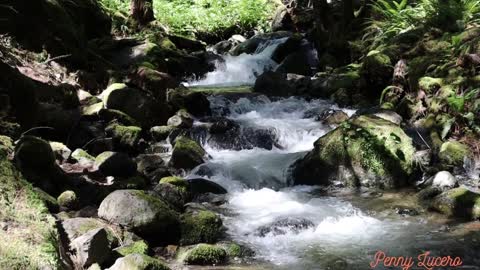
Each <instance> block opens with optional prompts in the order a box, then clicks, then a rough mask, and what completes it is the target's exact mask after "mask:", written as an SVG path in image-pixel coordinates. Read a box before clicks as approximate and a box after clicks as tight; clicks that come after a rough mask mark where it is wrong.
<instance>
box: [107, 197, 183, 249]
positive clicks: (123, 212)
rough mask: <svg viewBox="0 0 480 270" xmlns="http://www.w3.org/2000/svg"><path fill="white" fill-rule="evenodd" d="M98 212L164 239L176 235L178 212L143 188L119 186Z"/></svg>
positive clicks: (114, 221)
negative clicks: (130, 188)
mask: <svg viewBox="0 0 480 270" xmlns="http://www.w3.org/2000/svg"><path fill="white" fill-rule="evenodd" d="M139 213H141V215H139ZM98 216H99V217H101V218H103V219H105V220H107V221H109V222H112V223H115V224H119V225H122V226H126V227H129V228H131V229H132V230H133V231H134V232H136V233H138V234H139V235H140V236H150V237H153V239H151V240H155V241H158V242H163V241H166V240H169V239H170V240H172V239H175V238H176V237H177V233H176V232H177V231H178V215H177V213H175V212H174V211H173V210H172V209H170V207H168V206H167V205H166V204H165V203H164V202H163V201H162V200H161V199H159V198H157V197H155V196H152V195H149V194H147V193H145V192H144V191H140V190H117V191H114V192H112V193H111V194H109V195H108V196H107V197H106V198H105V199H104V200H103V201H102V203H101V204H100V207H99V208H98Z"/></svg>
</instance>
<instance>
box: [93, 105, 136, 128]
mask: <svg viewBox="0 0 480 270" xmlns="http://www.w3.org/2000/svg"><path fill="white" fill-rule="evenodd" d="M100 117H102V119H104V120H105V121H106V122H110V121H112V120H117V121H118V122H119V123H121V124H123V125H126V126H140V124H139V123H138V122H137V121H136V120H135V119H133V118H132V117H131V116H129V115H128V114H126V113H124V112H122V111H119V110H114V109H103V110H101V111H100Z"/></svg>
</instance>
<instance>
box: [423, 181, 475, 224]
mask: <svg viewBox="0 0 480 270" xmlns="http://www.w3.org/2000/svg"><path fill="white" fill-rule="evenodd" d="M431 207H432V208H433V209H435V210H437V211H439V212H441V213H443V214H445V215H448V216H456V217H463V218H468V219H480V194H479V193H475V192H472V191H470V190H468V189H466V188H465V187H459V188H454V189H451V190H448V191H446V192H444V193H442V194H440V195H438V196H437V197H436V198H435V200H434V201H433V202H432V204H431Z"/></svg>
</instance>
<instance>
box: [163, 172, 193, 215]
mask: <svg viewBox="0 0 480 270" xmlns="http://www.w3.org/2000/svg"><path fill="white" fill-rule="evenodd" d="M188 189H189V187H188V182H187V181H185V180H184V179H182V178H179V177H174V176H171V177H164V178H162V179H161V180H160V183H159V184H158V185H157V186H156V187H155V188H154V191H155V192H156V193H157V194H158V195H159V196H160V197H161V198H162V199H163V200H164V201H166V202H168V203H169V204H170V205H171V206H173V207H174V208H175V209H178V210H183V206H184V205H185V204H186V203H188V202H189V201H190V199H191V197H192V195H191V194H190V192H189V190H188Z"/></svg>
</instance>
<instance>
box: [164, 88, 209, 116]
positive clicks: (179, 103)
mask: <svg viewBox="0 0 480 270" xmlns="http://www.w3.org/2000/svg"><path fill="white" fill-rule="evenodd" d="M167 101H168V103H169V104H171V105H172V106H173V107H174V108H175V109H177V110H179V109H186V110H187V111H188V112H189V113H191V114H192V115H194V116H206V115H209V114H210V113H211V110H210V101H208V99H207V97H206V96H205V95H204V94H203V93H200V92H195V91H192V90H190V89H188V88H186V87H178V88H176V89H173V90H170V91H168V92H167Z"/></svg>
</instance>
